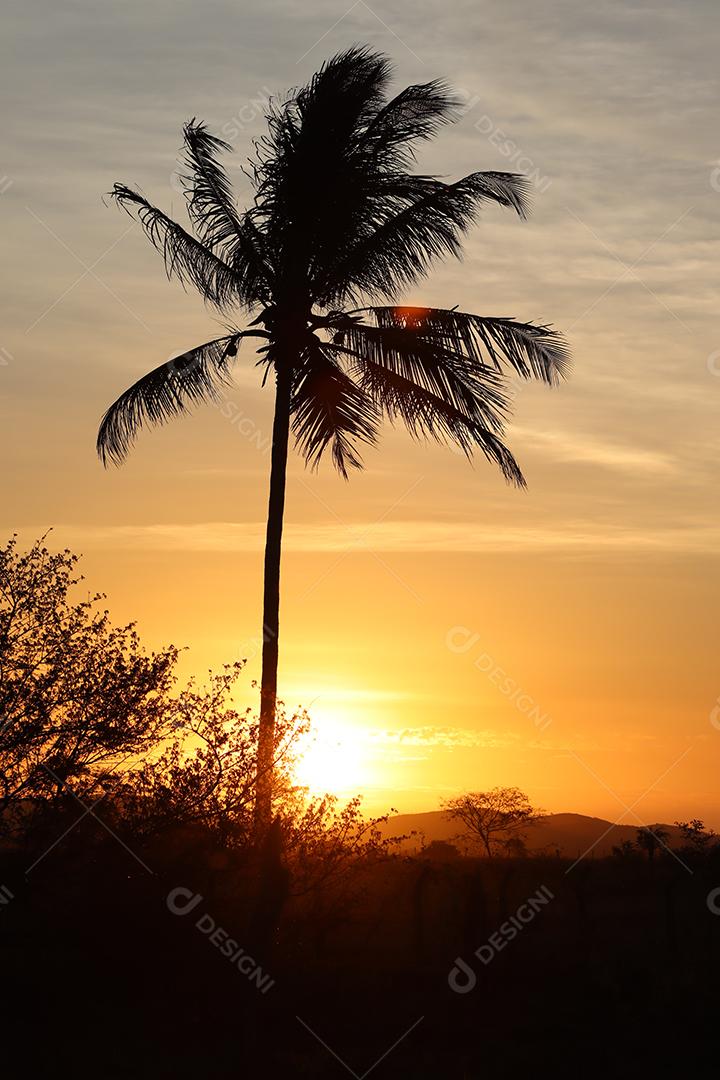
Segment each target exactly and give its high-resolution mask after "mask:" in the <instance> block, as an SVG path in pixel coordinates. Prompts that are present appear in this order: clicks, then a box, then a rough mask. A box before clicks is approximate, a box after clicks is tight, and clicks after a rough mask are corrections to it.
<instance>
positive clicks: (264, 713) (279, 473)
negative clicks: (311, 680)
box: [255, 365, 290, 836]
mask: <svg viewBox="0 0 720 1080" xmlns="http://www.w3.org/2000/svg"><path fill="white" fill-rule="evenodd" d="M289 429H290V371H289V367H288V366H285V365H283V366H281V367H279V368H278V371H277V388H276V393H275V417H274V420H273V436H272V456H271V464H270V498H269V502H268V519H267V531H266V534H265V578H264V591H263V650H262V676H261V681H260V730H259V734H258V753H257V786H256V793H255V831H256V834H257V835H258V836H260V835H262V834H263V833H264V831H265V830H266V829H267V827H268V825H269V824H270V817H271V814H272V795H273V767H274V756H275V712H276V706H277V670H278V633H279V616H280V551H281V546H282V529H283V513H284V510H285V476H286V472H287V453H288V435H289Z"/></svg>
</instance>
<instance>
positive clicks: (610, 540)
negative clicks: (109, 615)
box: [5, 519, 720, 555]
mask: <svg viewBox="0 0 720 1080" xmlns="http://www.w3.org/2000/svg"><path fill="white" fill-rule="evenodd" d="M5 531H10V532H11V531H13V530H12V529H11V528H8V527H7V526H6V527H5ZM16 531H17V532H18V533H19V534H20V536H21V538H22V539H23V540H25V539H30V538H33V537H37V536H40V535H42V534H44V533H45V532H46V526H40V525H36V526H23V527H21V528H19V529H17V530H16ZM51 539H52V543H53V545H54V546H55V545H57V546H62V545H67V546H69V547H70V548H71V549H73V550H75V551H78V552H81V553H82V552H87V551H96V550H104V551H166V552H213V553H224V552H225V553H232V552H259V551H262V550H263V546H264V543H265V523H264V522H261V521H256V522H242V523H235V522H224V521H216V522H213V521H208V522H197V523H195V524H182V525H181V524H148V525H87V526H81V525H58V526H56V527H55V528H54V529H53V532H52V538H51ZM283 543H284V548H285V550H286V551H288V552H301V553H308V554H310V553H325V552H327V553H336V554H338V555H351V554H362V553H371V552H406V553H409V554H411V553H415V554H432V553H441V552H457V553H473V552H486V553H487V552H496V553H499V554H508V553H512V552H523V551H557V552H560V553H562V552H565V553H580V554H582V553H592V552H606V553H611V552H624V553H626V554H630V555H632V554H641V553H648V554H652V553H655V554H673V553H674V554H678V553H680V552H692V553H696V554H703V553H707V554H717V552H718V550H720V525H712V524H710V525H707V524H704V523H703V522H697V521H695V520H692V519H688V521H687V524H686V525H682V526H677V527H673V526H672V525H668V526H663V525H662V524H658V525H654V524H653V526H652V528H646V529H645V530H643V529H641V528H637V527H633V526H632V525H625V524H614V523H612V522H610V523H607V522H603V521H599V520H592V519H566V520H564V521H560V522H558V523H557V524H556V525H554V526H543V525H534V526H533V528H532V529H528V528H527V527H526V526H524V525H508V526H497V525H492V524H488V525H486V524H485V523H483V522H477V521H454V522H452V521H451V522H441V521H425V520H411V521H381V522H372V521H364V522H362V521H359V522H358V521H356V522H353V523H352V525H343V524H340V523H335V522H330V523H308V524H293V523H289V524H287V525H286V526H285V531H284V540H283Z"/></svg>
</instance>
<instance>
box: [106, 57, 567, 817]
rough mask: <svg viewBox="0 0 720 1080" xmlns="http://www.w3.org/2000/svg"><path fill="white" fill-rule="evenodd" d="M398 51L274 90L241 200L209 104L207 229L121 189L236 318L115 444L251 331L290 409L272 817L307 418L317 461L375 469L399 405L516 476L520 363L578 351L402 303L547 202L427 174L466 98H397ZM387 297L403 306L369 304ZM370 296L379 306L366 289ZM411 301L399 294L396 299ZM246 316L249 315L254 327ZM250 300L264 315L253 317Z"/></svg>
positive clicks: (119, 431)
mask: <svg viewBox="0 0 720 1080" xmlns="http://www.w3.org/2000/svg"><path fill="white" fill-rule="evenodd" d="M390 76H391V66H390V64H389V61H388V60H387V59H386V58H385V57H384V56H382V55H379V54H377V53H374V52H372V51H371V50H370V49H368V48H365V47H354V48H351V49H348V50H347V51H345V52H343V53H341V54H339V55H338V56H335V57H333V58H332V59H331V60H329V61H328V62H327V63H326V64H324V65H323V67H322V68H321V70H320V71H319V72H318V73H317V74H316V75H315V76H314V77H313V78H312V79H311V80H310V82H309V83H308V84H307V85H306V86H304V87H302V88H301V89H300V90H296V91H292V92H290V94H288V95H287V97H285V98H284V99H282V100H279V101H276V102H272V103H271V104H270V106H269V108H268V112H267V124H268V131H267V134H266V135H265V136H264V137H263V138H262V139H260V140H259V141H258V142H257V143H256V144H255V156H254V158H253V161H252V163H251V170H250V174H249V175H250V178H251V180H252V183H253V187H254V191H255V198H254V202H253V205H252V206H251V207H250V209H249V210H246V211H245V212H244V213H241V212H239V210H238V208H237V206H236V204H235V202H234V200H233V197H232V191H231V186H230V183H229V180H228V176H227V174H226V172H225V170H224V168H223V166H222V164H221V163H220V157H221V154H222V153H223V152H225V151H227V150H229V149H230V147H229V146H228V145H227V144H226V143H224V142H222V141H221V140H220V139H218V138H216V137H215V136H213V135H212V134H211V133H210V132H209V131H208V129H207V128H206V127H205V126H204V125H202V124H200V123H196V122H195V121H194V120H193V121H191V122H190V123H189V124H187V125H186V127H185V129H184V140H185V146H184V150H185V170H186V171H185V174H184V178H183V179H184V186H185V195H186V199H187V209H188V216H189V219H190V223H191V226H192V228H193V229H194V233H193V232H190V231H187V230H186V229H185V228H183V226H181V225H179V224H178V223H177V222H176V221H174V220H172V219H171V218H169V217H167V216H166V215H165V214H164V213H163V212H162V211H161V210H158V209H157V208H156V207H154V206H152V205H151V204H150V203H149V202H148V201H147V200H146V199H145V198H144V197H143V195H142V194H140V193H139V192H137V191H134V190H132V189H131V188H129V187H126V186H125V185H123V184H116V185H115V187H114V189H113V191H112V193H111V195H112V197H113V198H114V199H115V200H116V201H117V202H118V203H119V204H120V205H121V206H122V207H124V208H125V209H126V210H127V211H128V213H131V214H135V215H136V216H137V218H138V219H139V221H140V223H141V225H142V226H143V228H144V231H145V232H146V234H147V236H148V237H149V239H150V240H151V242H152V243H153V245H154V246H155V248H156V249H158V250H159V251H160V252H161V253H162V255H163V256H164V260H165V267H166V271H167V274H168V277H176V278H178V279H179V280H180V281H181V282H182V283H183V284H187V283H188V282H189V283H191V284H192V285H194V286H195V287H196V288H197V289H198V290H199V292H200V293H201V294H202V296H203V297H204V298H205V300H206V301H207V302H208V303H210V304H212V305H213V306H214V307H215V308H216V309H217V310H219V311H220V312H221V313H222V314H223V315H224V316H225V318H227V319H229V320H230V322H229V324H227V325H226V333H225V334H224V335H223V336H222V337H219V338H216V339H215V340H213V341H208V342H206V343H205V344H203V345H198V346H196V347H195V348H193V349H191V350H190V351H189V352H187V353H185V354H183V355H182V356H179V357H176V358H175V359H173V360H170V361H168V362H167V363H165V364H162V365H161V366H160V367H158V368H156V369H155V370H154V371H151V372H150V373H149V374H148V375H145V376H144V377H143V378H142V379H140V380H139V381H138V382H137V383H135V384H134V386H131V387H130V389H129V390H126V391H125V393H124V394H122V395H121V396H120V397H119V398H118V399H117V401H116V402H115V403H114V404H113V405H111V406H110V408H109V409H108V411H107V413H106V414H105V416H104V417H103V420H102V423H101V425H100V431H99V435H98V452H99V454H100V456H101V458H102V460H103V461H104V462H105V463H106V464H107V462H108V461H114V462H115V463H119V462H121V461H122V460H123V459H124V457H125V455H126V454H127V452H128V450H129V447H130V445H131V444H132V442H133V440H134V438H135V436H136V434H137V432H138V429H139V428H140V427H141V426H143V425H144V424H146V423H151V424H159V423H163V422H165V421H167V420H168V419H170V418H171V417H173V416H175V415H176V414H179V413H182V412H184V411H185V410H186V409H187V408H188V407H190V406H192V405H194V404H195V403H197V402H200V401H203V400H207V399H212V398H213V397H215V396H216V395H217V394H218V391H219V390H220V388H221V387H222V386H223V385H224V384H225V383H226V382H227V380H228V378H229V372H230V368H231V365H232V363H233V362H234V360H235V357H236V355H237V353H238V348H239V346H240V343H241V341H242V340H243V339H245V338H256V339H259V342H258V348H257V354H258V355H259V357H260V359H259V360H258V361H257V364H258V365H259V366H261V367H262V368H264V379H263V382H264V381H265V379H266V378H267V377H268V375H269V374H272V376H273V381H274V384H275V413H274V421H273V433H272V457H271V468H270V496H269V506H268V519H267V535H266V545H265V567H264V573H265V581H264V597H263V654H262V676H261V693H260V699H261V700H260V734H259V745H258V763H257V795H256V818H257V822H258V827H259V828H262V827H263V826H264V825H266V824H267V822H268V821H269V819H270V815H271V799H272V773H273V757H274V720H275V712H276V701H277V666H278V629H279V622H278V615H279V586H280V548H281V537H282V527H283V509H284V501H285V475H286V465H287V454H288V438H289V433H290V428H291V427H292V432H293V434H294V437H295V440H296V444H297V446H298V449H299V451H300V453H301V454H302V455H303V456H304V458H305V460H306V462H307V463H309V464H311V465H312V466H317V463H318V462H319V460H320V458H321V457H322V455H323V453H324V452H325V451H326V450H330V453H331V455H332V460H333V463H334V465H335V467H336V468H337V469H338V470H339V472H340V473H341V474H342V475H343V476H345V477H347V475H348V472H349V470H351V469H354V468H360V467H361V466H362V460H361V457H360V447H361V446H362V444H366V445H368V444H373V443H375V441H376V438H377V435H378V429H379V426H380V423H381V421H382V419H383V418H388V419H389V420H390V421H391V422H392V421H395V420H397V419H399V420H402V421H404V423H405V425H406V426H407V428H408V429H409V431H410V433H411V434H412V435H413V436H415V437H417V438H424V439H428V438H432V439H436V440H438V441H447V442H452V443H454V444H456V445H457V446H459V447H460V448H461V449H462V450H463V451H464V452H465V454H466V455H467V456H468V457H470V456H471V454H472V452H473V451H474V450H476V449H478V450H480V452H481V453H482V454H484V456H485V457H486V458H487V459H488V460H489V461H490V462H492V463H494V464H495V465H497V466H498V467H499V468H500V470H501V472H502V473H503V475H504V476H505V478H506V479H507V480H508V482H509V483H511V484H515V485H517V486H524V483H525V481H524V479H523V475H522V473H521V471H520V468H519V466H518V464H517V462H516V461H515V458H514V457H513V455H512V454H511V452H510V450H509V449H508V448H507V447H506V446H505V444H504V443H503V441H502V438H501V436H502V433H503V426H504V420H505V419H506V417H507V414H508V408H509V396H508V392H507V372H508V371H512V372H515V373H516V374H517V375H519V376H521V377H522V378H526V379H527V378H537V379H541V380H543V381H544V382H546V383H549V384H553V383H555V382H556V381H558V379H559V378H560V376H561V375H562V373H563V370H564V368H565V365H566V361H567V350H566V347H565V345H564V342H563V340H562V338H561V337H560V335H558V334H557V333H555V332H554V331H553V330H551V329H550V328H549V327H547V326H538V325H533V324H532V323H521V322H517V321H515V320H514V319H508V318H484V317H481V316H479V315H472V314H467V313H465V312H461V311H457V310H456V309H454V308H453V309H452V310H444V309H440V308H420V307H399V306H392V305H393V302H394V301H396V300H397V299H398V297H399V295H400V293H401V292H402V291H403V290H404V289H405V288H406V287H407V286H408V285H411V284H413V283H415V282H417V281H418V280H419V279H420V278H421V277H423V276H424V275H425V274H426V273H427V272H428V270H429V268H430V266H431V264H432V263H433V262H434V260H435V259H437V258H438V257H441V256H444V255H448V254H450V255H456V256H459V255H460V253H461V239H462V236H463V234H464V232H465V231H466V230H467V228H468V227H469V226H470V225H471V224H472V223H473V221H474V220H475V218H476V216H477V213H478V210H479V209H480V207H481V206H482V205H483V204H484V203H486V202H495V203H500V204H501V205H502V206H507V207H510V208H511V209H512V210H514V211H516V213H517V214H519V215H520V217H524V216H525V213H526V209H527V195H528V184H527V181H526V180H525V179H524V178H523V177H521V176H518V175H515V174H512V173H504V172H475V173H471V174H470V175H469V176H466V177H465V178H464V179H461V180H457V181H455V182H454V183H446V182H445V181H442V180H439V179H437V178H436V177H433V176H419V175H415V174H413V173H412V171H411V170H412V165H413V160H414V148H415V146H416V144H417V143H418V141H420V140H424V139H428V138H430V137H431V136H433V135H435V133H436V132H437V131H438V129H439V128H440V127H441V126H442V125H444V124H445V123H447V122H449V121H450V120H452V119H453V118H454V117H455V116H456V115H457V107H458V104H459V103H458V102H457V101H456V100H455V99H454V98H453V96H452V94H451V92H450V91H449V89H448V87H447V86H446V85H445V84H444V83H442V82H439V81H435V82H430V83H425V84H422V85H415V86H409V87H407V88H406V89H405V90H403V91H402V92H401V93H399V94H398V95H397V96H396V97H393V98H392V99H388V97H387V93H386V92H387V87H388V83H389V79H390ZM372 301H376V302H377V301H384V304H385V306H367V305H368V304H370V303H371V302H372ZM358 305H359V306H358ZM388 305H391V306H388ZM240 316H244V318H245V329H239V328H238V319H239V317H240ZM250 316H253V317H252V318H250Z"/></svg>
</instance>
